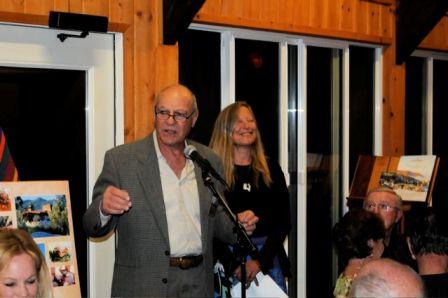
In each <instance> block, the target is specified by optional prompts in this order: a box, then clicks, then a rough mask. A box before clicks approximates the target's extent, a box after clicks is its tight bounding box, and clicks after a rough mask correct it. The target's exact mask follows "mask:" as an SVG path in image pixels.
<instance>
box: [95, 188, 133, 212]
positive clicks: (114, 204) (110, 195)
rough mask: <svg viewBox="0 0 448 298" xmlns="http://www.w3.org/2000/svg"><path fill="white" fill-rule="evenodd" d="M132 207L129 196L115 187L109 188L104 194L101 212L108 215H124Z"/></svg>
mask: <svg viewBox="0 0 448 298" xmlns="http://www.w3.org/2000/svg"><path fill="white" fill-rule="evenodd" d="M131 206H132V202H131V199H130V198H129V194H128V192H127V191H125V190H121V189H119V188H116V187H114V186H108V187H107V188H106V190H105V191H104V194H103V202H102V206H101V211H102V212H103V213H105V214H106V215H110V214H122V213H124V212H125V211H128V210H129V208H130V207H131Z"/></svg>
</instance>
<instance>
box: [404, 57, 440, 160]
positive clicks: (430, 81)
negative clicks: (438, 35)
mask: <svg viewBox="0 0 448 298" xmlns="http://www.w3.org/2000/svg"><path fill="white" fill-rule="evenodd" d="M412 56H414V57H420V58H424V59H425V68H426V69H425V74H424V75H425V76H426V77H425V82H426V85H425V98H424V100H425V105H426V137H425V139H424V140H423V141H424V142H425V147H426V153H425V154H428V155H432V154H433V146H432V144H433V134H434V117H433V109H434V60H443V61H448V54H444V53H438V52H432V51H423V50H416V51H414V52H413V53H412Z"/></svg>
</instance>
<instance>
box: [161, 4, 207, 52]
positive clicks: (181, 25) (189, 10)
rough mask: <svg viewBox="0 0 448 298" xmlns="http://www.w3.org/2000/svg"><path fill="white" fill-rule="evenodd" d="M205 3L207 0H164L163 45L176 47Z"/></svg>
mask: <svg viewBox="0 0 448 298" xmlns="http://www.w3.org/2000/svg"><path fill="white" fill-rule="evenodd" d="M204 3H205V0H163V43H164V44H166V45H174V44H175V43H176V42H177V41H178V40H179V38H180V37H181V36H182V35H183V34H185V32H186V31H187V29H188V26H190V24H191V22H192V20H193V18H194V16H195V15H196V14H197V12H198V11H199V9H201V7H202V5H203V4H204Z"/></svg>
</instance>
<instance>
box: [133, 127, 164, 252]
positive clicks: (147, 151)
mask: <svg viewBox="0 0 448 298" xmlns="http://www.w3.org/2000/svg"><path fill="white" fill-rule="evenodd" d="M137 158H138V160H139V165H138V170H137V176H138V179H139V182H140V185H141V186H142V188H143V190H144V192H145V197H144V199H145V201H146V203H147V204H148V206H149V209H150V212H151V213H152V215H153V217H154V218H155V220H156V222H157V225H158V227H159V230H160V231H161V233H162V235H163V237H164V238H165V241H166V243H167V244H168V245H169V243H170V241H169V237H168V223H167V220H166V212H165V203H164V200H163V191H162V183H161V181H160V171H159V164H158V161H157V154H156V150H155V148H154V139H153V135H152V134H150V135H149V136H148V137H147V138H146V139H145V140H144V145H143V146H142V150H141V151H140V152H138V153H137Z"/></svg>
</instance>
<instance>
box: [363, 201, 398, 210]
mask: <svg viewBox="0 0 448 298" xmlns="http://www.w3.org/2000/svg"><path fill="white" fill-rule="evenodd" d="M363 206H364V209H365V210H367V211H374V210H375V209H376V208H377V207H378V210H380V211H384V212H390V211H392V210H397V211H398V210H400V208H397V207H393V206H390V205H388V204H386V203H379V204H376V203H373V202H365V203H364V205H363Z"/></svg>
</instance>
